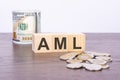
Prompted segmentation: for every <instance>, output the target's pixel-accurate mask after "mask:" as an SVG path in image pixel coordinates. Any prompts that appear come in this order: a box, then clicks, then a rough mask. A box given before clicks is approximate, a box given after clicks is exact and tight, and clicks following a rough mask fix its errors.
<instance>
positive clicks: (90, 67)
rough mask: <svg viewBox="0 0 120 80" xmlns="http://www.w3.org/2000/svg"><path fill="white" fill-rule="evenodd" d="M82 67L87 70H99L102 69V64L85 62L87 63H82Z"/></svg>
mask: <svg viewBox="0 0 120 80" xmlns="http://www.w3.org/2000/svg"><path fill="white" fill-rule="evenodd" d="M83 67H84V68H85V69H86V70H89V71H100V70H101V69H102V66H101V65H98V64H87V63H84V64H83Z"/></svg>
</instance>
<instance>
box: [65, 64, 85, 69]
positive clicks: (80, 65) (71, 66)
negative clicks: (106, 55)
mask: <svg viewBox="0 0 120 80" xmlns="http://www.w3.org/2000/svg"><path fill="white" fill-rule="evenodd" d="M82 66H83V65H82V64H81V63H71V64H67V65H66V67H67V68H71V69H79V68H81V67H82Z"/></svg>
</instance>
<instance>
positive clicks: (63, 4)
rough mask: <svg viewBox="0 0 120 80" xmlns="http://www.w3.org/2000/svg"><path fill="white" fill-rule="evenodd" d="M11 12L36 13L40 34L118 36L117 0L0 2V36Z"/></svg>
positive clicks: (119, 9) (7, 27) (9, 24)
mask: <svg viewBox="0 0 120 80" xmlns="http://www.w3.org/2000/svg"><path fill="white" fill-rule="evenodd" d="M14 10H40V11H41V14H42V15H41V16H42V17H41V28H42V32H102V33H103V32H108V33H109V32H114V33H117V32H120V0H1V1H0V33H2V32H12V11H14Z"/></svg>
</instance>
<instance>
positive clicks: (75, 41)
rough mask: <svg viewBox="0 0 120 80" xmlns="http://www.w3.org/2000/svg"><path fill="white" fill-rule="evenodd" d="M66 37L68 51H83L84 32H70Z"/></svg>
mask: <svg viewBox="0 0 120 80" xmlns="http://www.w3.org/2000/svg"><path fill="white" fill-rule="evenodd" d="M68 38H69V51H70V52H71V51H73V52H82V51H85V34H71V35H69V37H68Z"/></svg>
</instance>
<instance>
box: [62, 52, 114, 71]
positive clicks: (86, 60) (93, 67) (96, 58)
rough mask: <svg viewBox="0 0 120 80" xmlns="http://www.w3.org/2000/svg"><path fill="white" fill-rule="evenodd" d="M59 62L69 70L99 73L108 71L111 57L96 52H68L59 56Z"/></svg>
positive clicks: (107, 54)
mask: <svg viewBox="0 0 120 80" xmlns="http://www.w3.org/2000/svg"><path fill="white" fill-rule="evenodd" d="M60 59H61V60H64V61H66V62H67V65H66V67H67V68H69V69H81V68H84V69H86V70H89V71H100V70H103V69H108V68H109V67H110V66H109V65H108V63H110V62H112V58H111V55H110V54H109V53H98V52H90V51H85V52H81V53H79V52H70V53H66V54H64V55H61V56H60Z"/></svg>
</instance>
